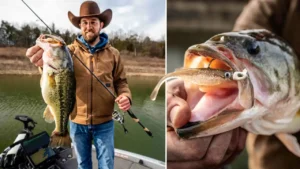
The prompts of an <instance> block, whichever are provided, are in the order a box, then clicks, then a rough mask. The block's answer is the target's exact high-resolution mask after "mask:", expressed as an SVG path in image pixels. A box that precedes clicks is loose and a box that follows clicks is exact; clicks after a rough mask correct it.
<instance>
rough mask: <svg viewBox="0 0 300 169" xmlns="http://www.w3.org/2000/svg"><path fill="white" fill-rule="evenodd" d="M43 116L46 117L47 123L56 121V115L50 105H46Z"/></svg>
mask: <svg viewBox="0 0 300 169" xmlns="http://www.w3.org/2000/svg"><path fill="white" fill-rule="evenodd" d="M43 117H44V119H45V121H46V122H47V123H53V122H54V117H53V115H52V113H51V110H50V108H49V106H47V107H46V109H45V111H44V116H43Z"/></svg>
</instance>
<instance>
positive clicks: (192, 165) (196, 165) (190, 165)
mask: <svg viewBox="0 0 300 169" xmlns="http://www.w3.org/2000/svg"><path fill="white" fill-rule="evenodd" d="M167 166H168V169H179V168H185V169H213V168H211V167H209V166H206V165H205V164H203V163H202V162H201V161H180V162H178V161H171V162H169V161H168V162H167Z"/></svg>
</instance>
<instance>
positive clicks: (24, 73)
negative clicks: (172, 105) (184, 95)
mask: <svg viewBox="0 0 300 169" xmlns="http://www.w3.org/2000/svg"><path fill="white" fill-rule="evenodd" d="M0 75H20V76H39V75H41V74H40V73H39V72H35V71H27V70H12V71H0ZM126 76H127V77H163V76H164V74H162V73H135V72H130V73H126Z"/></svg>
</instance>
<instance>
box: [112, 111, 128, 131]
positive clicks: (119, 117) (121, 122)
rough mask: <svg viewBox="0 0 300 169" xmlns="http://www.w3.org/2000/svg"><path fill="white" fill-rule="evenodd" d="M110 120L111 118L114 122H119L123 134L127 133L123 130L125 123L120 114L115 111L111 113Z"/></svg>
mask: <svg viewBox="0 0 300 169" xmlns="http://www.w3.org/2000/svg"><path fill="white" fill-rule="evenodd" d="M112 118H113V119H114V120H115V121H117V122H119V123H120V124H121V125H122V127H123V129H124V133H125V134H127V133H128V130H127V129H126V128H125V125H124V122H125V120H124V116H123V115H122V114H121V113H119V112H118V111H117V110H115V111H114V112H113V113H112Z"/></svg>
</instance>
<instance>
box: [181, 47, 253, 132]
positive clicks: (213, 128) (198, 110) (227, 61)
mask: <svg viewBox="0 0 300 169" xmlns="http://www.w3.org/2000/svg"><path fill="white" fill-rule="evenodd" d="M235 61H236V57H235V54H234V53H233V52H232V51H231V50H230V49H228V48H227V47H225V46H223V45H217V46H211V45H208V44H205V43H204V44H200V45H194V46H191V47H190V48H188V50H187V51H186V53H185V63H184V67H189V68H207V69H220V70H228V71H233V72H238V71H242V69H243V68H241V67H238V66H237V64H236V63H234V62H235ZM186 86H187V88H192V89H194V90H195V88H197V87H198V89H199V90H198V91H197V95H198V96H197V101H196V102H195V101H193V98H190V99H189V98H188V99H187V102H188V103H189V105H190V108H191V118H190V120H189V122H188V123H187V124H186V125H184V126H183V127H181V128H178V129H176V132H177V134H178V135H179V136H181V137H185V138H193V137H199V136H206V135H212V134H218V132H219V133H221V132H224V131H222V129H220V126H222V125H224V124H225V123H227V122H229V121H231V120H233V119H235V118H238V116H239V115H240V114H241V112H242V111H243V110H244V109H248V108H250V107H252V106H253V103H254V97H253V88H252V84H251V82H250V79H249V78H246V79H244V80H238V81H231V82H230V83H226V84H221V85H219V86H205V87H203V86H201V87H199V86H196V85H195V84H189V83H188V84H187V85H186ZM187 92H188V91H187ZM194 93H195V92H194ZM199 98H200V101H199V100H198V99H199ZM194 100H195V99H194Z"/></svg>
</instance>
